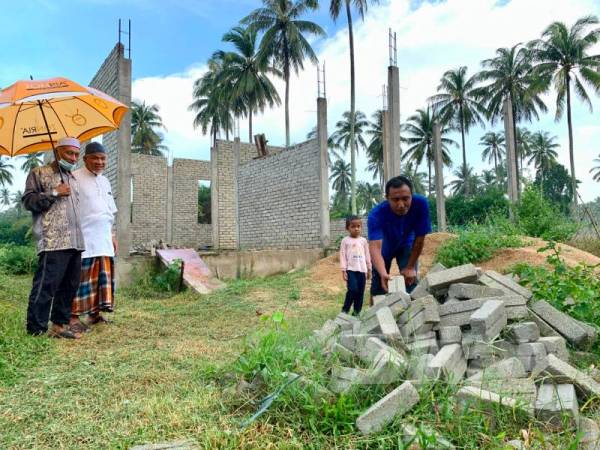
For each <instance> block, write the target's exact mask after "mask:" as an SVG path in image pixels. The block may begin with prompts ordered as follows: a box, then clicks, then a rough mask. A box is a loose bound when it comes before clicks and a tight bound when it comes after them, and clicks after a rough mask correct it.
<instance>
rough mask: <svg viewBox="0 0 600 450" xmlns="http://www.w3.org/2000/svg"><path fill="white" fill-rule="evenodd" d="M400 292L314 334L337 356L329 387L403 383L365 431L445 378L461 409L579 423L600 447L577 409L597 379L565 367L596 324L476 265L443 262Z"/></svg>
mask: <svg viewBox="0 0 600 450" xmlns="http://www.w3.org/2000/svg"><path fill="white" fill-rule="evenodd" d="M402 288H403V283H397V282H395V281H394V280H392V282H391V283H390V291H391V292H390V293H388V294H387V295H385V296H379V297H377V298H376V299H375V304H374V306H373V307H371V308H369V309H368V310H366V311H365V312H364V313H363V314H362V316H361V317H360V318H358V317H352V316H348V315H347V314H339V315H338V316H337V317H336V318H335V320H329V321H327V322H326V323H325V324H324V326H323V327H322V328H321V329H320V330H317V331H315V332H314V338H315V340H316V341H318V342H319V343H320V344H321V345H322V347H323V351H324V352H325V353H326V354H327V355H330V356H335V355H337V358H332V360H333V361H339V362H335V363H334V369H333V370H332V375H331V382H330V386H329V388H330V389H331V390H332V391H333V392H335V393H342V392H346V391H348V390H349V389H352V388H353V387H355V386H356V385H361V384H385V385H389V384H392V385H396V386H397V387H396V388H395V389H394V390H392V391H391V392H390V393H389V394H388V395H387V396H385V397H384V398H382V399H381V400H380V401H378V402H376V403H375V404H374V405H372V406H371V407H370V408H369V409H368V410H366V411H365V412H364V413H363V414H362V415H361V416H360V417H359V418H358V419H357V422H356V425H357V427H358V429H359V430H360V431H361V432H362V433H365V434H368V433H372V432H376V431H378V430H381V429H382V428H383V427H384V426H385V425H387V424H389V423H391V422H392V421H393V420H395V419H396V418H398V417H401V416H402V415H404V414H406V413H407V412H409V411H410V410H411V409H412V408H413V407H414V406H415V405H416V404H417V403H418V402H419V387H420V386H422V385H424V384H429V385H430V384H431V383H437V382H446V383H451V384H453V385H456V401H457V404H459V405H462V407H464V408H475V409H477V410H482V409H484V410H485V409H488V410H490V411H494V410H497V409H498V408H507V409H510V410H511V411H517V410H518V411H520V412H521V413H523V414H525V415H529V416H530V417H532V418H534V417H535V418H537V419H538V420H541V421H543V422H545V424H546V426H547V427H549V428H551V429H552V428H554V429H556V430H558V431H560V430H563V429H572V430H576V429H577V428H579V430H580V431H582V432H583V433H584V434H585V436H584V440H585V442H589V443H591V444H590V445H592V444H594V445H595V444H596V443H598V445H599V448H600V442H599V440H598V439H599V435H598V433H597V432H598V427H597V426H596V427H594V426H593V425H595V423H593V421H590V420H589V419H587V418H585V417H583V416H582V414H581V412H580V409H579V407H580V405H583V404H585V403H586V402H588V401H589V400H590V399H593V398H597V397H600V384H599V383H597V382H596V381H595V380H594V379H593V378H592V377H590V376H588V375H587V374H586V373H584V372H583V371H580V370H578V369H576V368H575V367H573V366H572V365H571V364H569V363H568V358H569V353H568V351H567V342H569V343H570V344H571V345H573V346H575V347H579V348H581V347H582V346H589V345H591V344H592V343H593V342H594V341H595V340H596V332H595V330H594V329H593V328H592V327H591V326H589V325H587V324H585V323H582V322H579V321H577V320H575V319H573V318H572V317H570V316H568V315H566V314H564V313H562V312H560V311H558V310H556V309H555V308H553V307H552V306H551V305H549V304H548V303H547V302H543V301H540V302H535V303H534V302H532V301H531V297H532V296H531V292H529V291H528V290H527V289H525V288H523V287H522V286H520V285H519V284H518V283H516V281H515V280H514V279H513V278H511V277H507V276H503V275H500V274H498V273H496V272H493V271H486V272H482V271H481V270H480V269H478V268H476V267H474V266H473V265H471V264H467V265H464V266H459V267H455V268H452V269H445V268H444V267H443V266H441V265H439V264H438V265H436V266H434V268H432V270H431V271H430V272H429V274H428V275H427V276H426V277H425V278H424V279H423V280H422V281H421V283H420V286H419V288H418V289H416V290H415V291H413V293H412V294H411V295H409V294H407V293H406V292H404V291H403V290H402ZM534 311H535V312H534ZM534 318H535V320H534ZM538 324H543V326H541V327H540V326H539V325H538ZM439 442H444V444H443V445H442V444H440V448H443V447H452V444H451V443H449V442H447V441H444V440H443V439H441V437H440V441H439ZM586 445H587V444H586ZM582 448H595V447H593V446H589V447H582Z"/></svg>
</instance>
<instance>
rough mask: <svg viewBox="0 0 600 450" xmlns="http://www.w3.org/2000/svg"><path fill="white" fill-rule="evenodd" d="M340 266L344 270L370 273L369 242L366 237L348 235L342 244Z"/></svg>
mask: <svg viewBox="0 0 600 450" xmlns="http://www.w3.org/2000/svg"><path fill="white" fill-rule="evenodd" d="M340 266H341V268H342V270H352V271H355V272H364V273H368V271H370V270H371V255H370V254H369V244H368V243H367V240H366V239H365V238H364V237H357V238H353V237H351V236H346V237H345V238H344V239H342V243H341V244H340Z"/></svg>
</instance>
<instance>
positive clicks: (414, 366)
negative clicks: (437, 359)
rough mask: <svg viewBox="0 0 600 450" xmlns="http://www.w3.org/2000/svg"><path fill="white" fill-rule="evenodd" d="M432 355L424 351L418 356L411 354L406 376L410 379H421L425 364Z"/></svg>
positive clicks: (424, 373)
mask: <svg viewBox="0 0 600 450" xmlns="http://www.w3.org/2000/svg"><path fill="white" fill-rule="evenodd" d="M433 357H434V355H432V354H431V353H424V354H421V355H418V356H413V355H412V354H411V359H410V360H409V367H408V378H409V379H411V380H417V381H421V380H423V379H424V378H425V377H426V373H427V366H428V365H429V363H430V362H431V360H432V359H433Z"/></svg>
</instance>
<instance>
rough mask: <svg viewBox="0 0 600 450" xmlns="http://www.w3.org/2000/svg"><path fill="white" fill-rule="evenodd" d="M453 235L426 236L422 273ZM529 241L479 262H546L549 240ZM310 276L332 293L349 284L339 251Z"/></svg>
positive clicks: (572, 256) (588, 257)
mask: <svg viewBox="0 0 600 450" xmlns="http://www.w3.org/2000/svg"><path fill="white" fill-rule="evenodd" d="M452 236H453V235H452V234H450V233H432V234H430V235H428V236H427V237H426V239H425V249H424V250H423V255H421V259H420V268H419V272H420V274H421V275H422V274H424V273H427V271H428V270H429V268H430V267H431V266H432V265H433V260H434V258H435V255H436V253H437V249H438V247H439V246H440V245H441V244H443V243H444V242H446V241H447V240H448V239H450V238H451V237H452ZM527 242H528V243H529V245H528V246H526V247H520V248H510V249H504V250H501V251H500V252H499V253H498V254H497V255H496V256H494V257H493V258H492V259H490V260H489V261H485V262H482V263H479V264H477V265H478V266H480V267H482V268H484V269H493V270H496V271H498V272H501V273H502V272H505V271H506V270H508V269H510V268H511V267H512V266H514V265H515V264H517V263H521V262H524V263H528V264H531V265H546V256H547V255H548V254H549V252H544V253H538V249H539V248H541V247H543V246H544V245H546V243H545V241H543V240H542V239H537V238H527ZM560 247H561V249H562V253H561V256H562V258H563V259H564V260H565V262H566V263H567V264H569V265H576V264H577V263H579V262H585V263H586V264H591V265H596V264H600V258H599V257H597V256H594V255H592V254H591V253H587V252H584V251H583V250H579V249H577V248H575V247H571V246H570V245H566V244H560ZM397 274H398V268H397V267H396V266H395V265H392V275H397ZM309 279H310V280H311V281H313V282H315V283H317V284H319V285H320V286H321V287H322V288H323V289H325V290H326V291H327V292H328V293H331V294H339V293H342V292H344V290H345V288H346V287H345V284H344V281H343V279H342V274H341V271H340V262H339V253H336V254H334V255H330V256H328V257H327V258H323V259H321V260H320V261H318V262H317V263H315V264H314V265H313V266H312V267H311V268H310V270H309Z"/></svg>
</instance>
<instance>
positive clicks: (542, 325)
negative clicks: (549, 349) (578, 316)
mask: <svg viewBox="0 0 600 450" xmlns="http://www.w3.org/2000/svg"><path fill="white" fill-rule="evenodd" d="M527 311H528V312H529V317H530V318H531V320H532V321H533V322H535V324H536V325H537V326H538V328H539V329H540V335H541V336H544V337H546V336H560V333H558V331H556V330H555V329H554V328H552V327H551V326H550V325H548V324H547V323H546V322H545V321H544V320H543V319H542V318H541V317H540V316H538V315H537V314H536V313H534V312H533V311H532V310H531V309H529V308H527Z"/></svg>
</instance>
